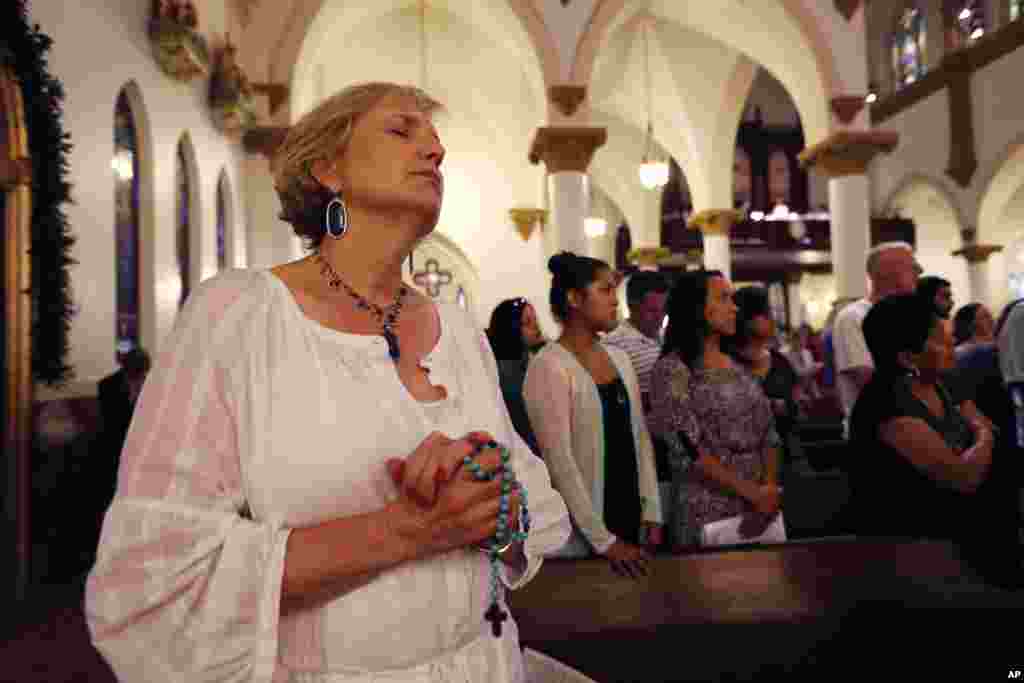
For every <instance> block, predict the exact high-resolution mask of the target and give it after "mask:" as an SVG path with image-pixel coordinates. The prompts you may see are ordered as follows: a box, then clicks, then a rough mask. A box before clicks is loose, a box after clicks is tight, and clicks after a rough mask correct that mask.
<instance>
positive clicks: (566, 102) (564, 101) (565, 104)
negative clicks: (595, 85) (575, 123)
mask: <svg viewBox="0 0 1024 683" xmlns="http://www.w3.org/2000/svg"><path fill="white" fill-rule="evenodd" d="M586 98H587V86H585V85H573V84H571V83H563V84H560V85H553V86H551V87H550V88H548V99H549V100H551V104H553V105H555V107H556V108H557V109H558V111H560V112H562V114H564V115H565V116H572V115H574V114H575V113H576V111H577V110H578V109H579V108H580V105H581V104H583V100H585V99H586Z"/></svg>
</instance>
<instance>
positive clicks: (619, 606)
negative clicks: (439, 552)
mask: <svg viewBox="0 0 1024 683" xmlns="http://www.w3.org/2000/svg"><path fill="white" fill-rule="evenodd" d="M511 600H512V611H513V614H514V615H515V618H516V620H517V622H518V624H519V631H520V638H521V640H522V642H523V644H524V646H525V647H530V648H533V649H536V650H539V651H540V652H543V653H545V654H548V655H550V656H552V657H554V658H556V659H558V660H561V661H562V662H564V663H566V664H568V665H569V666H572V667H574V668H576V669H579V670H580V671H582V672H584V673H586V674H587V675H588V676H590V677H591V678H593V679H595V680H596V681H599V682H609V683H610V682H612V681H615V682H621V681H707V680H754V679H759V678H762V677H763V678H765V679H769V678H772V677H778V676H794V675H796V676H799V677H800V678H801V679H802V678H803V677H804V676H805V675H806V676H814V677H815V678H816V680H824V679H823V678H822V676H828V677H829V678H831V677H833V676H835V677H842V678H846V677H848V675H849V674H850V673H851V672H859V673H861V674H865V673H869V672H870V671H871V667H873V666H880V663H879V658H880V657H887V658H888V660H889V661H888V662H886V663H885V667H886V668H885V669H884V670H885V671H886V673H885V674H879V675H880V680H890V679H891V672H892V671H895V670H897V669H907V670H911V671H917V672H918V673H922V672H924V671H933V670H934V669H935V665H936V664H937V663H941V667H939V668H941V669H942V670H943V671H945V672H947V673H948V671H949V670H952V669H953V668H955V669H956V670H960V667H959V665H962V664H965V663H971V664H972V665H974V674H976V675H972V677H971V680H982V677H979V675H980V674H983V673H984V672H986V671H990V669H986V667H990V668H991V671H994V672H996V673H998V674H999V676H1000V678H1005V677H1006V671H1005V670H1003V669H1004V668H1005V667H1006V666H1008V665H1010V664H1011V663H1012V662H1013V661H1014V658H1015V657H1016V662H1017V664H1018V665H1019V664H1020V663H1021V660H1024V645H1022V644H1021V643H1020V641H1019V629H1018V627H1017V626H1016V618H1018V616H1019V615H1021V614H1024V612H1022V611H1021V609H1022V608H1024V595H1021V594H1018V593H1014V592H1009V591H1003V590H1000V589H997V588H994V587H991V586H989V585H986V584H985V583H983V582H982V581H981V580H980V579H979V578H977V577H976V576H975V575H974V574H973V572H971V570H970V569H969V568H968V567H967V566H966V565H965V564H964V563H963V562H962V560H961V559H960V557H959V554H958V551H957V550H956V548H955V547H954V546H952V545H951V544H948V543H941V542H924V541H908V540H898V539H890V540H887V539H852V538H847V539H827V540H822V541H819V542H808V543H798V544H793V543H791V544H786V545H782V546H775V547H763V548H745V549H736V550H729V551H717V552H703V553H696V554H691V555H681V556H664V557H658V558H655V560H654V561H653V565H652V567H651V572H650V575H649V576H648V577H646V578H643V579H640V580H636V581H633V580H629V579H625V578H622V577H619V576H617V575H615V574H614V573H612V571H611V570H610V568H609V566H608V564H607V563H606V562H605V561H604V560H584V561H576V562H571V561H564V560H550V561H548V562H547V563H546V564H545V566H544V567H543V568H542V570H541V572H540V574H539V575H538V576H537V577H536V578H535V579H534V581H533V582H532V583H530V584H529V585H528V586H526V587H525V588H524V589H522V590H521V591H518V592H516V593H513V594H512V597H511ZM946 654H949V655H951V656H952V655H955V656H952V657H951V659H950V660H947V658H946V657H945V655H946ZM1018 668H1019V667H1018ZM914 680H923V679H921V678H920V677H915V678H914Z"/></svg>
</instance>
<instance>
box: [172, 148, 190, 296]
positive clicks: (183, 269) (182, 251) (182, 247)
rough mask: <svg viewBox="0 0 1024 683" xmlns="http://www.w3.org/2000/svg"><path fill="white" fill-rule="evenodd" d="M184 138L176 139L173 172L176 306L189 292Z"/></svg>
mask: <svg viewBox="0 0 1024 683" xmlns="http://www.w3.org/2000/svg"><path fill="white" fill-rule="evenodd" d="M185 144H186V141H185V138H182V139H181V140H179V141H178V163H177V167H176V172H175V183H176V194H177V204H178V206H177V230H176V241H177V252H178V253H177V256H178V276H179V277H180V278H181V295H180V297H179V298H178V306H181V305H182V304H184V303H185V299H186V298H188V294H189V282H190V279H189V258H190V251H189V233H190V232H191V231H190V229H189V226H190V225H191V223H192V192H191V190H190V187H191V183H190V182H189V165H188V157H187V156H186V154H185Z"/></svg>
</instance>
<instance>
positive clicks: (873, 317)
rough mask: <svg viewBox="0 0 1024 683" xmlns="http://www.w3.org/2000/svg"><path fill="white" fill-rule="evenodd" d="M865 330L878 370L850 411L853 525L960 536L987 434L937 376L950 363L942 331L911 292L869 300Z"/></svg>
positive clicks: (988, 452) (869, 530) (985, 465)
mask: <svg viewBox="0 0 1024 683" xmlns="http://www.w3.org/2000/svg"><path fill="white" fill-rule="evenodd" d="M863 329H864V339H865V341H866V342H867V346H868V349H869V350H870V351H871V356H872V359H873V360H874V363H875V372H874V375H873V376H872V378H871V381H870V382H869V383H868V385H867V386H866V387H865V388H864V391H863V392H861V394H860V397H859V398H858V399H857V403H856V405H855V406H854V409H853V413H852V414H851V417H850V441H851V448H850V456H849V457H850V460H849V470H850V483H851V487H852V493H853V501H852V503H853V508H854V511H855V517H856V519H855V526H856V528H857V531H858V532H860V533H864V534H873V535H886V536H912V537H918V536H925V537H933V538H952V539H959V538H962V533H961V532H962V530H963V528H964V526H965V524H966V522H967V521H968V520H969V519H970V518H971V517H972V513H973V509H974V503H973V500H972V499H973V495H972V494H974V492H975V491H977V489H978V487H979V486H981V484H982V483H983V482H984V481H985V478H986V476H987V474H988V470H989V466H990V464H991V462H992V444H993V436H992V431H991V429H990V427H989V426H988V423H987V422H985V421H984V420H982V419H978V418H976V417H974V416H971V417H970V418H968V417H965V416H964V415H963V414H961V412H960V411H959V410H958V409H957V407H956V406H955V405H954V404H953V401H952V400H951V398H950V396H949V393H948V392H947V391H946V390H945V388H944V387H943V386H942V384H941V383H940V382H939V377H940V375H941V374H942V373H943V372H945V371H947V370H949V368H951V367H952V366H953V343H952V337H951V334H950V331H949V328H948V326H946V325H943V324H942V323H941V321H940V320H939V318H938V316H937V315H936V314H935V312H934V309H933V307H932V306H931V305H930V304H929V303H928V302H927V301H925V300H923V299H921V298H919V297H918V296H916V295H912V294H909V295H896V296H890V297H886V298H884V299H882V300H881V301H879V302H878V303H876V304H875V305H874V306H873V307H872V308H871V310H870V311H869V312H868V315H867V317H866V318H865V319H864V327H863Z"/></svg>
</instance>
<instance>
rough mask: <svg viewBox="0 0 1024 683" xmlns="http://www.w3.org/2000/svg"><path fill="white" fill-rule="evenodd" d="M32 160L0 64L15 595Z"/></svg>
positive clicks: (28, 382)
mask: <svg viewBox="0 0 1024 683" xmlns="http://www.w3.org/2000/svg"><path fill="white" fill-rule="evenodd" d="M31 179H32V174H31V164H30V162H29V151H28V131H27V130H26V128H25V109H24V106H23V102H22V97H21V87H20V86H19V85H18V82H17V81H16V80H15V76H14V74H13V72H11V71H10V69H8V68H6V67H5V68H2V69H0V191H2V192H3V193H4V245H3V254H2V256H3V290H4V344H3V355H4V358H3V362H4V375H5V378H6V382H5V386H4V397H3V402H4V406H3V407H4V433H3V438H4V448H3V452H4V455H5V456H6V458H5V459H6V471H5V473H4V485H5V486H4V488H5V491H4V498H5V499H6V506H5V507H6V509H5V510H4V517H5V521H6V526H7V527H8V528H9V529H11V530H12V531H13V542H14V552H13V553H10V554H8V553H6V552H5V553H4V557H3V561H4V562H13V565H14V597H15V599H21V598H22V597H24V595H25V591H26V588H27V587H28V576H29V561H30V557H29V554H30V550H31V541H30V538H29V528H30V527H29V494H30V491H31V482H30V479H29V473H30V472H31V468H30V463H29V446H30V443H31V430H32V348H31V326H32V317H31V316H32V302H31V299H30V294H29V292H30V287H31V282H32V281H31V273H30V261H29V247H30V244H31V235H30V223H31V217H32V190H31Z"/></svg>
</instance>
